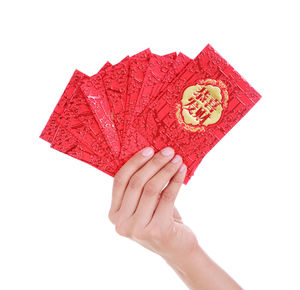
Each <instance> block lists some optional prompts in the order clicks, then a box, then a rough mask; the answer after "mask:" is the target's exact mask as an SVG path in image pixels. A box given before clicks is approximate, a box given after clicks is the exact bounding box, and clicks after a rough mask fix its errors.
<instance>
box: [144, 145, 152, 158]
mask: <svg viewBox="0 0 300 290" xmlns="http://www.w3.org/2000/svg"><path fill="white" fill-rule="evenodd" d="M153 153H154V151H153V148H151V147H146V148H144V149H143V150H142V155H143V156H144V157H149V156H151V155H152V154H153Z"/></svg>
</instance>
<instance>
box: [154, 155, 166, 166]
mask: <svg viewBox="0 0 300 290" xmlns="http://www.w3.org/2000/svg"><path fill="white" fill-rule="evenodd" d="M152 163H153V165H154V166H156V167H160V166H161V165H162V164H163V163H164V160H163V158H162V157H161V156H160V154H156V155H155V156H154V157H153V159H152Z"/></svg>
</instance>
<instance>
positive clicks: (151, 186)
mask: <svg viewBox="0 0 300 290" xmlns="http://www.w3.org/2000/svg"><path fill="white" fill-rule="evenodd" d="M158 192H159V188H158V186H157V184H156V183H155V182H154V181H151V182H147V183H146V185H145V187H144V194H146V195H150V196H152V195H154V194H156V193H158Z"/></svg>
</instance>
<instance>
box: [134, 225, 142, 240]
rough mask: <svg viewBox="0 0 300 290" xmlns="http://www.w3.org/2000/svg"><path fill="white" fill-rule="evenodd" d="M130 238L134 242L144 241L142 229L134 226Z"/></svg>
mask: <svg viewBox="0 0 300 290" xmlns="http://www.w3.org/2000/svg"><path fill="white" fill-rule="evenodd" d="M132 237H133V238H134V239H136V240H144V239H145V235H144V231H143V229H142V228H141V227H139V226H134V227H133V229H132Z"/></svg>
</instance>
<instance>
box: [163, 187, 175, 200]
mask: <svg viewBox="0 0 300 290" xmlns="http://www.w3.org/2000/svg"><path fill="white" fill-rule="evenodd" d="M175 197H176V193H175V192H174V191H172V190H167V189H166V190H165V191H164V192H163V193H162V195H161V197H160V198H161V200H163V201H166V202H172V201H174V200H175Z"/></svg>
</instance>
